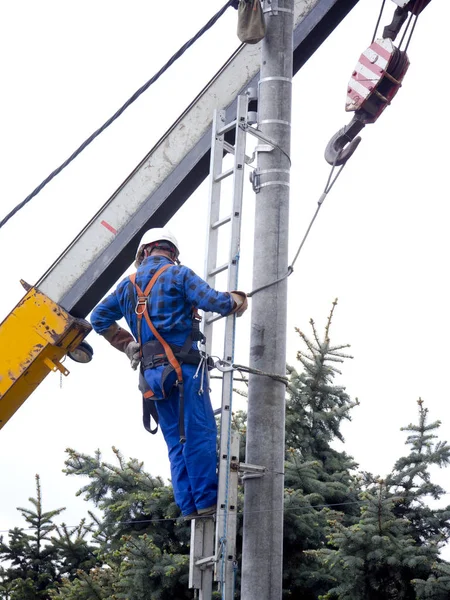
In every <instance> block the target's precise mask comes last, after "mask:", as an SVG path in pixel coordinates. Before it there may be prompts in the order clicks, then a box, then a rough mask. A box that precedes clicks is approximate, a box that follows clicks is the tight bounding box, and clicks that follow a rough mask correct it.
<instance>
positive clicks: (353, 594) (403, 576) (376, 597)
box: [317, 479, 436, 600]
mask: <svg viewBox="0 0 450 600" xmlns="http://www.w3.org/2000/svg"><path fill="white" fill-rule="evenodd" d="M361 500H362V506H361V517H360V519H359V521H358V523H356V524H354V525H351V526H349V527H348V526H345V525H343V524H342V523H341V522H340V521H339V518H338V517H337V516H336V515H331V518H330V519H329V526H330V533H329V545H330V546H331V548H332V549H323V550H320V551H319V552H318V553H317V554H318V555H319V556H320V557H321V558H322V560H323V564H324V565H325V566H326V568H327V569H328V571H329V573H330V575H331V576H332V577H333V578H334V579H335V582H336V583H335V585H334V586H333V587H332V588H331V589H330V590H329V591H328V593H327V594H326V595H325V596H324V598H327V599H338V600H397V599H398V600H406V599H408V600H414V599H415V597H416V596H415V590H414V585H413V583H412V579H413V577H414V573H418V572H426V571H427V569H429V568H430V566H431V564H432V563H433V561H434V560H435V558H436V549H435V548H430V547H426V546H420V545H418V544H416V543H415V540H414V539H413V538H412V536H411V535H410V523H408V521H407V520H406V519H403V518H400V517H396V516H395V514H394V506H395V504H396V503H397V502H398V501H399V498H396V497H393V496H392V495H391V494H390V493H389V491H388V489H387V488H386V483H385V482H384V481H383V480H381V479H379V480H378V481H377V482H376V483H374V484H373V485H372V486H371V487H370V488H369V489H368V490H367V491H365V492H363V493H362V494H361Z"/></svg>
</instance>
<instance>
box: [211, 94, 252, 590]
mask: <svg viewBox="0 0 450 600" xmlns="http://www.w3.org/2000/svg"><path fill="white" fill-rule="evenodd" d="M247 111H248V98H247V96H239V97H238V105H237V115H236V136H235V154H234V176H233V207H232V221H231V244H230V259H229V265H230V267H229V270H228V291H231V290H233V289H236V288H237V283H238V269H239V252H240V237H241V218H242V200H243V191H244V171H245V169H244V166H245V146H246V133H245V130H244V129H243V127H242V125H244V124H245V123H246V121H247ZM235 320H236V316H235V315H230V316H228V317H226V323H225V341H224V358H225V360H227V361H233V358H234V344H235ZM232 395H233V371H228V372H225V373H224V374H223V381H222V409H221V421H220V423H221V430H220V451H219V489H218V507H217V508H218V510H217V515H216V556H217V553H218V545H219V543H220V541H221V540H225V543H226V544H227V547H226V549H225V552H222V559H221V560H220V561H219V563H218V564H217V565H216V573H215V576H216V580H218V581H220V584H221V586H224V590H223V593H222V598H223V599H224V600H232V593H233V592H232V585H231V584H232V581H233V577H234V573H233V569H234V560H235V552H236V518H235V513H236V506H235V505H234V511H230V497H229V493H230V486H231V480H230V461H231V417H232ZM236 483H237V481H236ZM230 513H233V516H231V515H230ZM229 557H232V558H229Z"/></svg>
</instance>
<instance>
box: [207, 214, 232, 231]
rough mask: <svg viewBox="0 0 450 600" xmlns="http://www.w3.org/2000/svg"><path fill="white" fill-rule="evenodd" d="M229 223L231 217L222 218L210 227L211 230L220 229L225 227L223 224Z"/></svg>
mask: <svg viewBox="0 0 450 600" xmlns="http://www.w3.org/2000/svg"><path fill="white" fill-rule="evenodd" d="M230 221H231V215H229V216H228V217H224V218H223V219H219V220H218V221H216V222H215V223H213V224H212V225H211V229H218V228H219V227H221V226H222V225H225V223H229V222H230Z"/></svg>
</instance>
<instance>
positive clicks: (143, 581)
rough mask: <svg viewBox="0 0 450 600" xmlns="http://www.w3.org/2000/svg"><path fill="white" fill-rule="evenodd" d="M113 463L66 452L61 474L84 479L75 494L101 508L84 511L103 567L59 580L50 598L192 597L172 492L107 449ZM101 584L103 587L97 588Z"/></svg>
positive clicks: (186, 534) (185, 529)
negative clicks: (92, 525) (60, 583)
mask: <svg viewBox="0 0 450 600" xmlns="http://www.w3.org/2000/svg"><path fill="white" fill-rule="evenodd" d="M113 451H114V453H115V456H116V458H117V463H118V464H117V465H113V464H110V463H106V462H104V461H103V460H102V456H101V453H100V452H99V451H97V452H96V454H95V456H93V457H91V456H88V455H85V454H80V453H78V452H76V451H74V450H71V449H69V450H68V454H69V458H68V459H67V461H66V469H65V472H66V473H67V474H69V475H78V476H84V477H88V478H89V482H88V483H87V484H86V485H84V486H83V487H82V488H81V489H80V491H79V492H78V494H84V495H85V498H86V499H87V500H91V501H93V503H94V505H95V506H96V507H97V508H98V509H100V510H101V513H102V515H101V517H100V518H99V517H97V516H96V515H94V514H92V513H90V516H91V518H92V519H93V521H94V523H95V529H96V531H95V533H94V537H95V539H96V540H97V542H98V544H99V548H98V551H97V558H98V560H99V561H101V562H102V563H103V566H102V567H97V568H96V569H94V570H93V571H91V572H90V573H84V574H82V576H81V577H80V578H79V580H76V581H73V582H72V583H70V582H67V581H65V582H64V585H63V586H62V587H61V588H60V589H59V592H58V594H57V595H56V596H55V597H61V598H65V599H67V600H69V599H70V600H71V599H72V598H80V599H81V598H82V599H83V600H91V599H92V600H93V599H94V598H101V599H105V600H106V599H109V598H110V597H111V598H112V597H114V598H115V599H121V598H123V599H126V600H148V599H149V598H152V599H153V598H154V599H155V600H156V599H158V600H166V599H167V600H169V599H172V598H179V599H180V600H181V599H182V598H192V597H193V593H192V591H191V590H189V589H188V581H187V573H188V564H189V539H190V523H187V522H185V521H183V520H182V519H181V518H180V514H179V510H178V508H177V506H176V505H175V503H174V499H173V491H172V488H171V487H170V486H167V485H165V484H164V482H163V480H162V479H161V478H160V477H152V476H151V475H149V474H148V473H146V472H145V471H144V470H143V464H142V463H141V462H139V461H137V460H135V459H130V460H128V461H126V460H124V458H123V457H122V455H121V454H120V452H119V451H118V450H117V449H115V448H113ZM101 582H103V583H105V582H106V587H105V586H104V587H105V589H102V590H101V591H100V590H99V586H101Z"/></svg>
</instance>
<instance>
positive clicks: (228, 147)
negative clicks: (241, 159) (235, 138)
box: [223, 142, 236, 154]
mask: <svg viewBox="0 0 450 600" xmlns="http://www.w3.org/2000/svg"><path fill="white" fill-rule="evenodd" d="M223 149H224V150H226V151H227V152H228V154H234V152H235V150H236V149H235V147H234V146H233V145H232V144H229V143H228V142H224V143H223Z"/></svg>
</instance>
